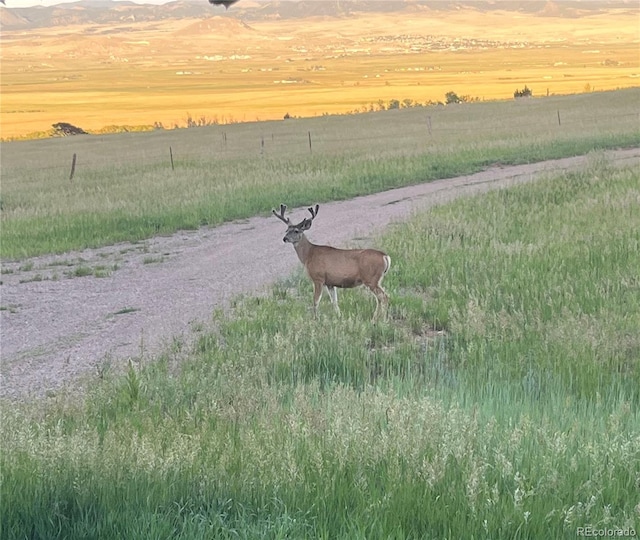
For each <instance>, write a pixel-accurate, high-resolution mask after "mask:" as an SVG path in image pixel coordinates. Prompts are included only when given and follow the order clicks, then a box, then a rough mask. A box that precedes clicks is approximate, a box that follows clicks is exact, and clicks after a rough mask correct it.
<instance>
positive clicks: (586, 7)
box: [0, 0, 638, 30]
mask: <svg viewBox="0 0 640 540" xmlns="http://www.w3.org/2000/svg"><path fill="white" fill-rule="evenodd" d="M7 4H8V6H7V7H0V28H1V29H2V30H30V29H36V28H47V27H55V26H68V25H73V24H105V25H108V24H121V23H123V22H154V21H163V20H168V19H188V18H203V19H204V18H208V17H211V16H220V17H228V18H231V19H242V20H244V21H260V20H273V19H298V18H304V17H314V16H315V17H318V16H323V17H348V16H350V15H351V14H355V13H362V12H370V13H386V12H389V13H390V12H400V11H405V10H421V9H429V10H434V11H447V10H458V9H461V8H472V9H476V10H479V11H492V10H503V11H516V12H522V13H530V14H539V15H541V16H553V17H576V16H581V15H591V14H594V13H597V12H600V11H602V10H605V9H612V8H634V7H635V8H637V5H638V4H637V0H558V1H555V2H554V1H553V0H393V1H384V0H300V1H290V0H241V1H240V2H238V3H237V4H234V5H233V6H231V8H230V9H229V10H224V9H223V8H221V7H214V6H212V5H210V4H209V3H208V2H207V1H206V0H177V1H175V2H170V3H168V4H164V5H161V6H158V5H152V4H134V3H133V2H113V1H112V0H80V1H78V2H73V3H69V4H59V5H57V6H48V7H45V6H37V7H30V8H13V7H11V0H7Z"/></svg>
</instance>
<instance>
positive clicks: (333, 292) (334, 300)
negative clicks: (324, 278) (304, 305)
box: [327, 285, 340, 315]
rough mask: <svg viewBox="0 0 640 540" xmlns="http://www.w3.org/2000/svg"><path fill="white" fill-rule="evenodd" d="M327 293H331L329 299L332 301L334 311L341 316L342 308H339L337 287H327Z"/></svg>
mask: <svg viewBox="0 0 640 540" xmlns="http://www.w3.org/2000/svg"><path fill="white" fill-rule="evenodd" d="M327 292H328V293H329V299H330V300H331V303H332V304H333V307H334V309H335V310H336V311H337V312H338V315H339V314H340V307H339V306H338V289H336V288H335V287H331V286H330V285H327Z"/></svg>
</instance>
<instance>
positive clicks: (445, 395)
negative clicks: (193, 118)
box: [0, 153, 640, 540]
mask: <svg viewBox="0 0 640 540" xmlns="http://www.w3.org/2000/svg"><path fill="white" fill-rule="evenodd" d="M639 203H640V178H639V176H638V174H637V171H636V170H628V169H627V170H614V169H612V168H611V167H610V166H609V165H608V164H607V163H606V161H605V160H604V159H602V158H601V157H599V155H598V154H597V153H595V154H594V156H593V158H592V160H591V163H590V165H589V166H588V167H587V168H586V169H585V170H584V171H581V172H578V173H574V174H567V175H562V176H551V177H549V178H547V179H545V180H542V181H540V182H537V183H535V184H528V185H525V186H519V187H515V188H510V189H504V190H500V191H497V192H492V193H489V194H487V195H483V196H480V197H475V198H469V199H462V200H458V201H456V202H454V203H451V204H448V205H446V206H442V207H438V208H435V209H433V210H432V211H430V212H428V213H424V214H421V215H416V216H415V217H414V218H413V219H411V220H410V221H409V222H408V223H406V224H403V225H398V226H395V227H394V228H393V229H392V230H390V231H389V232H388V233H387V234H386V235H385V236H384V237H383V238H382V239H380V241H379V243H380V245H381V246H382V247H383V248H384V249H385V250H386V251H387V252H388V253H390V254H391V257H392V259H393V261H394V263H393V267H392V271H391V272H390V275H389V276H388V279H387V280H386V285H387V289H388V290H389V292H390V293H391V297H392V301H391V308H390V313H389V318H388V320H386V321H384V322H380V323H378V324H375V325H372V324H371V323H369V316H370V313H371V311H372V309H373V302H372V300H371V298H370V297H369V296H368V295H366V294H364V293H363V294H359V293H358V292H350V293H345V294H344V295H343V296H342V299H341V307H342V311H343V316H342V317H341V318H339V317H336V316H335V315H334V314H333V312H332V311H331V307H330V306H329V304H328V303H326V304H322V305H321V308H322V309H321V313H320V317H319V319H318V320H317V321H313V320H311V319H310V316H309V312H308V294H309V287H310V285H309V283H308V282H307V281H306V280H305V279H303V277H302V275H301V274H297V275H295V276H292V277H291V278H289V279H287V280H285V281H282V282H281V283H279V284H277V286H275V287H274V288H273V290H272V293H271V294H270V295H268V296H267V297H262V298H244V299H242V298H241V299H238V300H237V302H236V303H235V305H234V308H233V311H232V313H231V315H230V316H229V317H226V316H223V315H222V314H217V315H216V318H217V321H218V325H217V330H216V331H215V332H213V333H206V334H205V333H203V334H201V335H200V336H199V338H198V340H197V343H196V344H195V346H194V347H193V349H191V348H187V347H186V346H185V344H184V343H183V342H181V341H179V340H176V341H174V343H173V346H172V347H171V348H169V349H168V350H167V351H166V353H165V354H164V355H163V356H162V357H160V358H158V359H154V360H152V361H150V360H149V359H137V360H136V359H134V361H132V362H131V364H130V367H129V370H128V373H127V374H126V375H125V376H116V375H113V374H111V373H110V372H109V370H108V369H107V367H106V366H105V369H104V370H103V372H102V378H103V381H102V382H100V383H95V384H93V385H92V388H91V390H90V392H89V393H88V394H87V396H86V398H84V399H82V400H78V399H73V400H71V399H67V398H65V397H64V396H63V395H59V396H57V397H56V398H52V399H51V400H50V401H49V402H48V403H47V404H46V405H45V404H40V403H36V404H21V405H13V404H12V405H11V406H8V405H6V404H4V405H3V407H2V419H1V420H2V421H1V426H2V440H3V444H2V446H3V449H2V454H1V456H0V464H1V471H2V484H1V488H0V489H1V495H2V507H1V510H0V512H1V519H0V524H1V525H0V526H1V527H2V530H1V533H0V535H1V536H2V537H3V538H7V539H13V538H86V537H90V538H105V539H106V538H109V539H110V538H114V537H120V538H327V539H329V538H345V539H346V538H349V539H352V538H362V539H364V538H367V539H371V538H397V539H402V538H482V539H484V538H486V539H493V540H495V539H503V538H504V539H509V540H511V539H517V538H531V539H537V538H574V537H575V536H576V531H577V528H578V527H587V526H593V527H594V528H595V529H611V530H616V531H623V532H624V531H627V534H629V531H631V530H632V529H633V530H635V531H636V532H637V531H638V529H639V528H640V489H639V488H640V484H639V483H640V459H639V457H640V415H639V413H638V410H639V409H638V406H639V405H640V337H639V336H638V332H637V329H638V328H639V327H640V283H639V282H638V268H640V245H639V243H640V236H639V233H638V231H640V214H639V213H638V212H637V208H638V205H639Z"/></svg>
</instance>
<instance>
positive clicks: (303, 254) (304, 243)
mask: <svg viewBox="0 0 640 540" xmlns="http://www.w3.org/2000/svg"><path fill="white" fill-rule="evenodd" d="M293 247H294V249H295V250H296V253H297V254H298V259H300V262H301V263H302V264H306V262H307V259H308V258H309V254H310V253H311V250H312V249H313V244H312V243H311V242H309V240H308V239H307V237H306V236H305V235H304V234H303V235H302V238H300V240H299V241H298V242H296V243H295V244H294V245H293Z"/></svg>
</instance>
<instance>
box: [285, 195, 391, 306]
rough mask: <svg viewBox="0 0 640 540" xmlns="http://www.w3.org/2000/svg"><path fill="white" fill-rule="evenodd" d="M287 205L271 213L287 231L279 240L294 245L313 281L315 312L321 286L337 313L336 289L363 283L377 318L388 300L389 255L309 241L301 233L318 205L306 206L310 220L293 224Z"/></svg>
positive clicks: (307, 226) (370, 250)
mask: <svg viewBox="0 0 640 540" xmlns="http://www.w3.org/2000/svg"><path fill="white" fill-rule="evenodd" d="M286 208H287V207H286V206H285V205H284V204H281V205H280V213H279V214H278V213H277V212H276V211H275V210H273V214H274V215H275V216H276V217H277V218H279V219H280V220H282V221H283V222H284V223H286V224H287V227H288V228H287V233H286V234H285V236H284V238H283V239H282V240H283V242H290V243H291V244H293V247H294V249H295V250H296V253H297V254H298V258H299V259H300V262H301V263H302V264H303V265H304V267H305V270H306V271H307V274H308V275H309V277H310V278H311V281H313V287H314V294H313V312H314V315H315V314H316V313H317V310H318V304H319V303H320V298H321V297H322V289H323V287H326V288H327V291H328V293H329V298H330V299H331V303H332V304H333V307H334V308H335V310H336V311H337V312H338V313H339V312H340V308H339V307H338V294H337V291H336V288H341V289H349V288H352V287H358V286H360V285H364V286H366V287H367V288H368V289H369V290H370V291H371V292H372V293H373V294H374V296H375V298H376V310H375V312H374V315H373V318H374V319H376V318H377V316H378V314H379V311H380V306H381V305H382V307H383V309H385V310H386V308H387V305H388V303H389V300H388V296H387V293H386V292H385V291H384V289H383V288H382V286H381V283H382V278H383V277H384V275H385V274H386V273H387V271H388V270H389V268H390V266H391V257H389V255H387V254H386V253H383V252H382V251H378V250H376V249H338V248H334V247H331V246H319V245H316V244H312V243H311V242H309V240H308V239H307V237H306V236H305V235H304V231H306V230H308V229H309V228H310V227H311V223H312V222H313V219H314V218H315V217H316V215H317V214H318V208H319V206H318V205H316V206H315V208H309V212H310V213H311V219H309V218H306V219H303V220H302V221H301V222H300V223H298V224H295V225H294V224H292V223H291V222H290V221H289V218H285V217H284V212H285V210H286Z"/></svg>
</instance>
